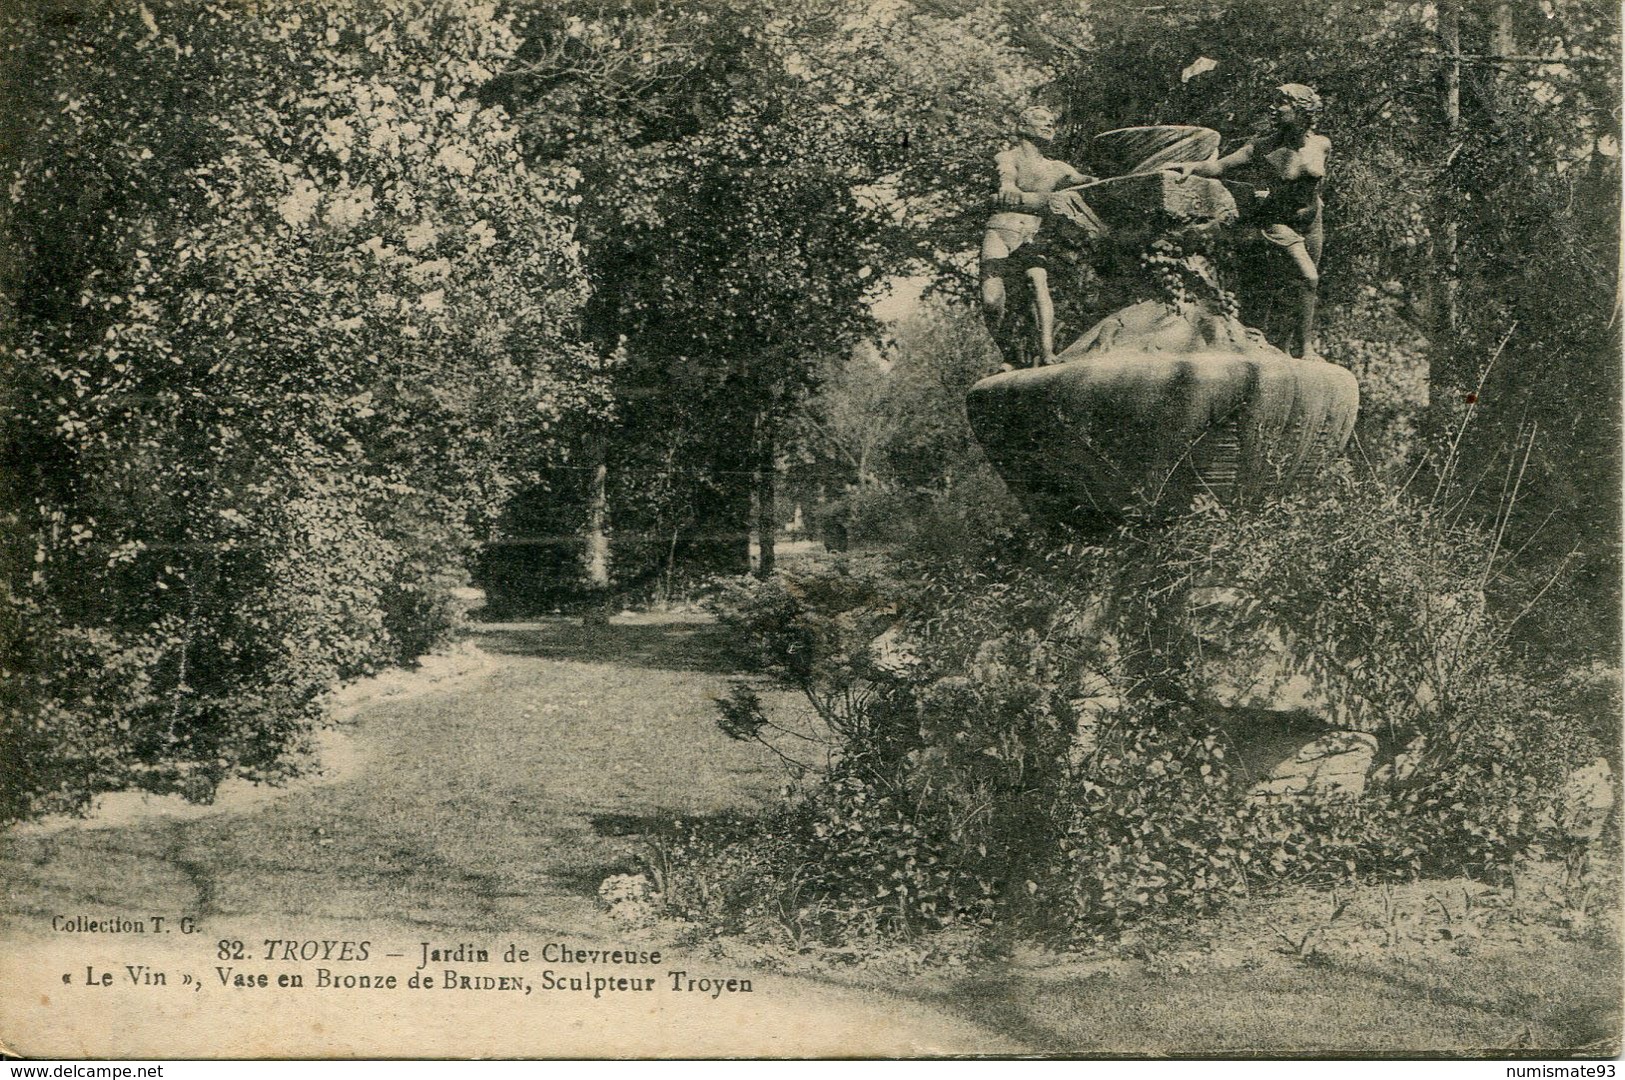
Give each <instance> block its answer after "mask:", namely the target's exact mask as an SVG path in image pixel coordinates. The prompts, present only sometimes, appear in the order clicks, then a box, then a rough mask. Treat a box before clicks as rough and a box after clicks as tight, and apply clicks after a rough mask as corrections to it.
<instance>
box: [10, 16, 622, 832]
mask: <svg viewBox="0 0 1625 1080" xmlns="http://www.w3.org/2000/svg"><path fill="white" fill-rule="evenodd" d="M515 46H516V39H515V38H514V36H513V35H512V34H511V33H510V31H509V30H508V29H507V27H506V26H505V24H504V23H503V22H502V21H500V20H499V19H497V18H496V17H495V14H494V11H493V10H492V9H491V8H489V7H487V6H483V5H479V4H473V3H460V2H459V3H452V4H447V3H442V2H439V0H436V2H434V3H405V4H391V5H388V6H387V7H379V8H371V7H345V8H343V9H340V10H335V11H334V12H333V13H331V14H324V13H322V12H320V11H317V10H314V9H312V8H311V7H310V6H309V5H306V4H300V3H286V4H278V3H270V4H261V5H258V6H257V7H256V8H255V9H254V11H253V13H252V14H249V13H247V12H245V11H242V10H239V9H234V8H231V7H225V6H221V7H216V6H211V5H205V4H194V3H175V4H163V3H156V2H155V3H153V4H151V5H138V6H135V7H131V6H130V5H114V4H109V5H100V4H90V5H86V6H85V7H84V8H83V9H82V10H74V9H71V8H50V7H46V6H43V5H41V6H39V7H38V8H35V9H30V8H28V7H21V8H18V7H13V8H9V9H8V15H7V22H6V27H5V46H4V48H5V50H6V55H5V70H6V71H7V73H8V77H9V79H10V82H11V90H13V91H15V96H14V97H13V98H12V100H14V101H16V102H18V104H19V106H21V107H20V108H18V109H17V110H16V112H15V114H14V116H13V118H12V130H11V131H10V132H9V135H10V138H11V141H12V146H13V152H12V153H11V154H10V155H9V157H8V159H7V162H6V170H7V176H6V185H7V188H6V190H7V197H6V201H5V205H4V211H3V213H4V217H3V226H4V237H5V243H4V246H5V247H6V249H7V250H8V252H10V253H11V255H12V258H11V261H10V263H9V264H8V265H7V267H6V277H5V280H4V290H3V297H4V315H3V318H0V325H3V326H4V328H5V329H4V334H5V337H4V340H3V350H0V363H3V364H4V377H3V379H0V383H3V385H4V387H5V395H6V396H5V398H4V403H3V414H0V420H3V424H4V438H5V443H4V465H3V469H4V472H5V474H6V476H7V479H8V483H7V485H6V491H5V503H4V506H3V507H0V535H3V543H4V544H5V551H6V554H5V562H4V583H3V589H4V593H5V601H6V606H7V611H8V620H9V622H8V625H7V627H6V631H7V632H6V637H5V641H4V642H3V644H0V656H3V657H4V663H5V679H4V685H5V694H6V701H5V706H6V712H5V718H4V721H3V723H4V728H3V730H0V736H3V741H4V742H5V743H6V745H7V747H8V754H7V759H8V764H9V767H8V770H7V772H6V775H5V794H4V798H3V800H0V814H3V816H5V817H13V816H17V815H19V814H22V813H26V812H29V811H31V810H38V809H40V808H47V807H73V806H77V805H80V804H82V803H83V801H84V800H85V799H86V798H87V797H88V796H89V795H91V794H94V793H95V792H96V791H99V790H103V789H106V788H109V787H115V786H120V785H125V784H131V783H134V784H139V785H141V786H145V787H149V788H152V789H156V790H172V789H179V790H182V791H184V792H186V793H188V794H190V795H192V796H195V797H207V796H208V795H209V794H211V793H212V791H213V790H214V787H215V785H216V784H217V783H218V782H219V780H220V779H221V778H222V777H224V776H226V775H230V774H233V773H242V774H245V775H249V776H254V777H276V776H279V775H284V774H285V773H287V772H288V771H289V770H291V769H294V768H296V767H297V762H298V758H297V756H290V755H293V752H294V751H296V750H297V749H298V747H299V746H300V743H301V740H302V738H303V736H304V735H305V733H306V732H307V731H308V729H309V728H310V726H311V725H312V723H313V722H314V721H315V720H316V719H317V718H318V716H319V712H320V703H321V699H322V696H323V694H324V693H325V692H326V691H327V690H328V689H329V688H330V687H331V686H332V685H333V684H334V682H335V681H336V680H338V679H340V678H343V677H347V676H353V675H355V674H357V673H360V672H363V671H367V670H370V669H371V668H372V667H374V666H375V665H378V664H382V663H391V662H396V661H399V660H402V659H408V658H410V657H412V656H414V655H416V654H417V653H419V652H421V651H422V650H423V649H424V648H425V647H426V646H427V645H429V644H430V643H432V642H433V641H435V640H437V639H438V638H440V637H441V636H443V635H444V633H445V632H446V630H447V629H448V628H449V626H450V624H451V616H452V608H451V590H452V589H453V588H455V587H456V586H458V585H460V584H463V583H464V582H465V580H466V578H465V577H464V572H463V570H462V569H461V564H462V560H463V559H464V557H465V556H466V554H467V553H468V551H469V550H470V549H471V547H472V545H473V544H474V543H475V542H476V540H477V539H478V538H479V537H480V536H481V535H482V534H483V533H484V532H485V531H486V530H487V529H488V528H489V524H490V522H491V521H492V519H493V518H494V516H495V515H496V514H497V513H498V512H499V510H500V508H501V506H502V504H503V501H504V498H505V496H506V494H507V492H508V490H509V488H510V487H511V485H512V484H513V483H514V481H515V479H516V478H518V477H519V476H520V475H522V474H523V473H524V472H526V471H534V469H535V467H536V466H537V465H539V464H544V463H546V462H547V461H548V459H549V457H550V455H551V454H552V453H553V450H554V448H556V447H557V445H558V441H559V435H560V433H561V429H563V428H565V427H567V426H568V425H570V424H571V423H574V422H575V421H576V420H578V419H579V418H581V417H583V416H585V415H588V414H590V413H592V412H593V411H594V410H595V409H597V408H598V407H599V405H598V402H599V394H598V390H597V389H596V387H597V376H596V375H595V374H594V373H593V371H592V367H591V365H590V363H589V362H588V357H587V354H586V353H584V352H583V351H582V350H580V349H579V348H577V347H574V346H571V345H570V344H569V343H568V336H569V329H570V323H571V320H572V319H573V318H574V317H575V314H576V312H577V310H578V308H579V305H580V304H581V302H582V300H583V298H584V294H585V281H584V279H583V277H582V274H581V270H580V264H579V258H580V256H579V250H578V248H577V246H576V244H575V242H574V240H573V237H572V234H571V228H572V226H571V221H570V219H569V217H568V215H567V209H568V203H569V201H570V200H571V199H572V198H573V196H572V195H571V194H570V190H571V181H572V178H571V177H570V176H568V175H566V174H546V173H539V172H533V171H530V170H527V169H526V168H525V167H524V165H523V163H522V162H521V160H520V155H519V145H518V140H517V132H516V131H515V129H514V128H513V127H512V126H511V125H510V123H509V122H508V120H507V118H506V117H505V116H504V114H503V113H502V112H501V111H500V110H498V109H494V108H489V107H486V106H484V105H482V104H481V103H480V102H479V100H478V99H477V97H476V96H475V91H476V90H477V89H478V88H479V87H480V86H481V85H482V84H483V83H484V82H485V81H486V80H487V79H488V78H489V77H490V75H491V74H492V73H493V72H494V71H495V70H496V69H497V68H498V67H500V66H501V65H502V64H503V63H504V62H505V60H506V59H507V58H508V57H509V56H511V54H512V52H513V50H514V48H515Z"/></svg>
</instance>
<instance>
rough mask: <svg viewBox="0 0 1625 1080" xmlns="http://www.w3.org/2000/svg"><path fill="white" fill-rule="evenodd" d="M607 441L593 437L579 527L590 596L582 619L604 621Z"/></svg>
mask: <svg viewBox="0 0 1625 1080" xmlns="http://www.w3.org/2000/svg"><path fill="white" fill-rule="evenodd" d="M607 457H608V442H607V440H606V439H605V438H604V437H603V436H602V435H600V436H598V437H596V438H594V439H593V440H592V443H591V453H590V455H589V462H590V463H589V465H588V469H589V472H588V474H587V476H588V480H587V521H586V524H585V526H584V528H583V530H582V532H583V539H584V540H585V541H586V542H585V544H584V546H583V550H582V556H581V558H582V572H583V574H584V575H585V576H586V579H587V588H588V590H589V592H590V594H591V597H592V598H591V600H590V601H589V602H588V607H587V611H586V614H585V616H584V618H583V621H584V622H586V623H587V624H588V625H603V624H605V623H607V622H608V621H609V606H610V596H609V463H608V462H607V461H606V458H607Z"/></svg>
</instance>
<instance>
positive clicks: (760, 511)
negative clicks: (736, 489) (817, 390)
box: [756, 414, 779, 580]
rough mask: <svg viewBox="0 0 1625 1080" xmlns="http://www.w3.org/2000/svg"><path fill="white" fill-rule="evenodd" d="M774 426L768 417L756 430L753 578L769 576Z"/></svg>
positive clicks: (774, 509)
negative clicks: (755, 547)
mask: <svg viewBox="0 0 1625 1080" xmlns="http://www.w3.org/2000/svg"><path fill="white" fill-rule="evenodd" d="M776 442H777V425H776V423H775V421H774V419H773V417H772V415H771V414H769V415H767V416H764V417H763V418H762V420H761V423H760V424H758V425H757V429H756V544H757V549H758V551H759V553H760V554H759V557H758V559H757V562H756V576H757V577H759V578H762V579H764V580H765V579H766V578H768V577H770V576H771V575H772V573H773V534H774V533H775V532H776V531H777V530H778V524H779V523H778V517H779V512H778V483H777V481H778V477H777V476H776V475H775V472H774V458H775V455H776V451H777V446H776Z"/></svg>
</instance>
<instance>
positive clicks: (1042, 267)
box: [981, 106, 1094, 363]
mask: <svg viewBox="0 0 1625 1080" xmlns="http://www.w3.org/2000/svg"><path fill="white" fill-rule="evenodd" d="M1016 133H1017V135H1018V136H1019V137H1020V141H1019V142H1018V143H1017V144H1016V145H1015V146H1013V147H1011V148H1010V149H1008V150H1004V151H1002V152H1000V153H999V154H998V156H997V157H995V158H994V161H995V163H996V164H997V165H998V170H999V191H998V195H997V196H996V197H995V202H996V205H997V206H998V209H997V210H995V211H994V213H993V216H992V217H991V218H989V219H988V222H987V232H986V233H985V234H984V235H983V237H982V259H981V278H982V315H983V318H984V319H985V320H986V321H987V326H988V329H989V331H991V332H992V334H993V340H994V341H995V342H996V343H997V344H998V346H999V349H1000V351H1001V352H1003V353H1004V357H1005V360H1006V361H1011V360H1014V358H1015V356H1016V350H1015V348H1014V344H1015V343H1014V341H1013V340H1012V339H1011V331H1010V327H1009V325H1008V323H1009V311H1008V310H1007V308H1008V302H1009V296H1008V293H1009V290H1008V288H1007V282H1006V274H1008V273H1010V272H1011V271H1015V272H1017V273H1020V274H1022V275H1024V276H1025V277H1026V279H1027V282H1028V284H1029V286H1030V287H1031V289H1032V295H1033V306H1034V314H1035V316H1036V318H1035V321H1036V323H1037V326H1038V338H1039V340H1038V347H1039V362H1040V363H1048V362H1049V361H1051V360H1053V359H1054V358H1055V304H1054V301H1053V299H1052V298H1051V296H1050V291H1049V260H1048V252H1047V251H1046V250H1045V246H1044V242H1043V241H1042V240H1041V239H1039V235H1038V233H1039V229H1040V227H1041V226H1042V225H1043V218H1042V216H1041V215H1042V213H1043V210H1044V208H1045V206H1046V204H1047V203H1048V196H1049V194H1050V193H1051V192H1053V191H1055V190H1056V189H1057V188H1061V187H1067V186H1071V185H1073V184H1086V183H1089V182H1090V181H1091V180H1093V179H1094V178H1093V177H1090V176H1085V175H1084V174H1083V173H1080V172H1079V171H1078V170H1076V169H1074V168H1073V167H1072V166H1070V165H1068V164H1067V163H1066V162H1064V161H1057V160H1055V159H1054V158H1051V157H1047V156H1045V153H1044V152H1045V150H1047V149H1048V148H1049V145H1050V143H1051V142H1053V141H1054V139H1055V114H1054V113H1052V112H1050V111H1049V110H1048V109H1045V108H1042V107H1039V106H1034V107H1032V108H1030V109H1027V110H1025V111H1024V112H1022V114H1021V117H1020V120H1019V122H1018V124H1017V126H1016Z"/></svg>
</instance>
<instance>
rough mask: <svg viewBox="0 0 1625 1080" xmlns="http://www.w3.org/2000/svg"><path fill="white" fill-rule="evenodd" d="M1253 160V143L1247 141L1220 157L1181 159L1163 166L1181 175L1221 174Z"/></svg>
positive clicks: (1212, 175)
mask: <svg viewBox="0 0 1625 1080" xmlns="http://www.w3.org/2000/svg"><path fill="white" fill-rule="evenodd" d="M1252 160H1253V144H1252V143H1247V144H1246V145H1244V146H1243V147H1242V148H1241V149H1240V150H1237V151H1235V152H1234V153H1232V154H1228V155H1226V156H1225V157H1222V158H1209V159H1208V160H1207V161H1182V162H1179V163H1178V164H1177V165H1166V166H1164V168H1167V169H1172V170H1173V171H1174V172H1177V173H1179V174H1180V175H1181V176H1207V177H1218V176H1223V175H1224V174H1225V173H1226V172H1228V171H1229V170H1231V169H1233V168H1235V167H1236V166H1238V165H1246V164H1247V163H1248V162H1250V161H1252Z"/></svg>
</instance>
